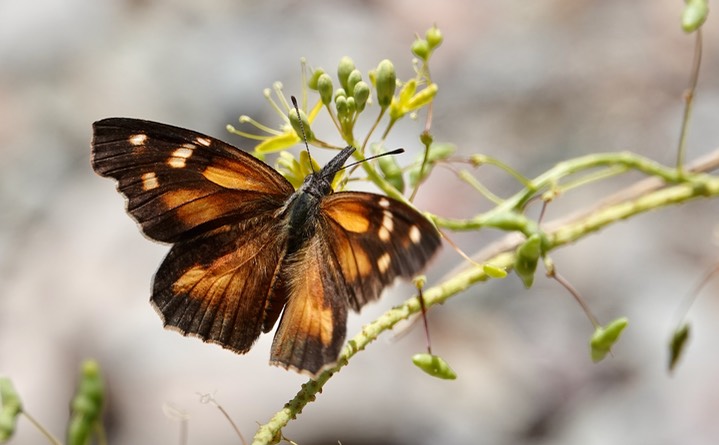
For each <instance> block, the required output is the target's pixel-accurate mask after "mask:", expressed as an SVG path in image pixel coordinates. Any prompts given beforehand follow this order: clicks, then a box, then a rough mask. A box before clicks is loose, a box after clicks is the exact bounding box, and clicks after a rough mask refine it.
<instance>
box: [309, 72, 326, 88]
mask: <svg viewBox="0 0 719 445" xmlns="http://www.w3.org/2000/svg"><path fill="white" fill-rule="evenodd" d="M323 74H325V70H323V69H322V68H317V69H316V70H314V71H313V72H312V76H310V78H309V80H308V81H307V86H308V87H309V88H310V89H311V90H315V91H317V89H318V85H317V82H318V81H319V78H320V77H321V76H322V75H323Z"/></svg>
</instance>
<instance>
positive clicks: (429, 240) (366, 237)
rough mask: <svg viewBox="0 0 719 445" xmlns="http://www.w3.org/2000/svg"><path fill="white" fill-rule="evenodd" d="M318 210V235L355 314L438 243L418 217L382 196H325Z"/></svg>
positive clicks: (419, 266) (415, 270)
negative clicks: (335, 267)
mask: <svg viewBox="0 0 719 445" xmlns="http://www.w3.org/2000/svg"><path fill="white" fill-rule="evenodd" d="M321 208H322V213H321V215H322V216H323V218H322V221H321V223H322V224H323V226H324V230H322V231H321V233H322V234H323V235H324V236H325V237H326V239H327V242H328V243H329V245H330V246H331V248H330V249H329V251H330V253H331V255H332V256H333V259H334V261H332V263H334V264H337V265H338V267H339V269H340V272H341V274H342V277H343V280H344V281H345V282H346V283H347V284H348V287H349V288H350V295H349V304H350V306H351V307H352V309H354V310H356V311H358V310H359V309H360V308H361V307H362V306H364V305H365V304H366V303H367V302H369V301H372V300H375V299H377V298H379V295H380V293H381V292H382V289H384V287H385V286H387V285H389V284H391V283H392V282H393V281H394V279H395V278H397V277H403V278H411V277H412V276H414V275H415V274H417V273H418V272H419V271H420V270H421V269H422V268H423V267H424V266H425V265H426V263H427V262H428V261H429V259H430V258H431V257H432V256H433V255H434V253H435V252H436V251H437V249H438V248H439V246H440V243H441V240H440V237H439V233H438V232H437V229H436V228H435V227H434V226H433V225H432V224H431V223H430V222H429V221H428V220H427V219H426V218H425V217H424V216H423V215H422V214H420V213H419V212H417V211H416V210H415V209H413V208H411V207H410V206H408V205H406V204H404V203H402V202H399V201H397V200H395V199H392V198H389V197H386V196H381V195H375V194H372V193H362V192H339V193H335V194H332V195H330V196H328V197H326V198H325V199H324V200H323V201H322V204H321Z"/></svg>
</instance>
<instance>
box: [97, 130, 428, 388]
mask: <svg viewBox="0 0 719 445" xmlns="http://www.w3.org/2000/svg"><path fill="white" fill-rule="evenodd" d="M93 131H94V135H93V139H92V167H93V169H94V170H95V171H96V172H97V173H98V174H99V175H101V176H107V177H111V178H114V179H115V180H117V182H118V190H119V191H120V193H122V194H123V195H125V197H126V198H127V211H128V213H129V214H130V215H131V216H132V217H133V218H134V219H135V220H136V221H137V222H138V223H139V225H140V227H141V230H142V232H143V233H144V234H145V235H147V236H148V237H149V238H152V239H153V240H156V241H161V242H165V243H171V244H172V248H171V249H170V252H169V253H168V255H167V257H166V258H165V259H164V261H163V262H162V264H161V265H160V268H159V270H158V271H157V273H156V274H155V278H154V284H153V289H152V297H151V302H152V304H153V306H154V307H155V309H156V310H157V312H158V313H159V314H160V317H161V318H162V320H163V323H164V325H165V326H166V327H168V328H172V329H174V330H177V331H179V332H180V333H181V334H183V335H193V336H197V337H199V338H201V339H202V340H204V341H206V342H211V343H217V344H219V345H220V346H222V347H223V348H227V349H230V350H232V351H235V352H237V353H239V354H242V353H245V352H247V351H248V350H249V349H250V348H251V347H252V344H253V343H254V342H255V340H256V339H257V338H258V337H259V335H260V332H268V331H270V330H271V329H272V327H273V326H274V324H275V322H276V321H277V320H278V318H279V319H280V322H279V327H278V328H277V332H276V333H275V337H274V341H273V343H272V350H271V355H270V363H271V364H273V365H278V366H282V367H285V368H292V369H295V370H297V371H299V372H306V373H309V374H310V375H313V376H315V375H317V374H318V373H320V372H321V371H322V370H324V369H326V368H327V367H329V366H331V365H333V364H334V363H335V362H336V361H337V357H338V355H339V352H340V349H341V347H342V345H343V343H344V339H345V334H346V323H347V308H352V309H353V310H355V311H359V309H360V308H361V307H362V306H364V305H365V304H366V303H367V302H369V301H372V300H375V299H377V298H378V297H379V296H380V293H381V292H382V289H383V288H384V287H385V286H387V285H389V284H390V283H391V282H392V281H393V280H394V279H395V278H396V277H405V278H409V277H412V276H413V275H415V274H416V273H417V272H419V271H420V270H421V269H422V268H423V267H424V266H425V264H426V263H427V261H429V259H430V258H431V257H432V256H433V254H434V253H435V252H436V251H437V250H438V248H439V246H440V237H439V234H438V232H437V230H436V229H435V227H434V226H433V225H432V224H431V223H430V222H429V221H428V220H427V219H426V218H425V217H424V216H423V215H421V214H420V213H419V212H417V211H416V210H415V209H413V208H412V207H410V206H408V205H406V204H404V203H402V202H399V201H397V200H395V199H391V198H389V197H386V196H381V195H377V194H372V193H364V192H351V191H342V192H337V193H334V192H333V190H332V187H331V184H332V180H333V178H334V176H335V174H336V173H337V172H338V171H339V170H340V169H341V168H342V167H343V165H344V163H345V161H346V160H347V159H348V158H349V157H350V156H351V155H352V153H353V152H354V150H355V149H354V148H352V147H347V148H345V149H343V150H342V151H340V152H339V153H338V154H337V155H336V156H335V157H334V158H333V159H332V160H331V161H329V163H328V164H327V165H325V166H324V167H323V168H322V169H321V170H320V171H319V172H315V173H312V174H310V175H309V176H307V178H306V179H305V181H304V183H303V184H302V186H301V187H300V188H299V189H298V190H297V191H295V190H294V188H293V187H292V185H291V184H290V183H289V182H288V181H287V180H286V179H285V178H284V177H283V176H282V175H280V174H279V173H278V172H277V171H275V170H274V169H273V168H271V167H270V166H268V165H267V164H265V163H263V162H261V161H259V160H258V159H256V158H254V157H253V156H251V155H250V154H248V153H245V152H244V151H242V150H240V149H237V148H235V147H233V146H231V145H229V144H227V143H225V142H222V141H220V140H218V139H215V138H212V137H209V136H205V135H203V134H200V133H196V132H194V131H191V130H186V129H183V128H178V127H174V126H170V125H165V124H161V123H157V122H150V121H145V120H139V119H129V118H109V119H104V120H101V121H98V122H95V123H94V124H93ZM280 315H281V318H280Z"/></svg>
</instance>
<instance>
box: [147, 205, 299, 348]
mask: <svg viewBox="0 0 719 445" xmlns="http://www.w3.org/2000/svg"><path fill="white" fill-rule="evenodd" d="M286 243H287V240H286V231H283V230H281V227H279V223H278V222H277V221H276V220H275V219H274V218H271V217H270V216H269V215H263V216H258V217H255V218H251V219H249V220H246V221H244V222H242V223H239V224H231V225H226V226H223V227H220V228H217V229H214V230H213V231H211V232H208V233H205V234H202V235H200V236H197V237H195V238H192V239H190V240H188V241H180V242H178V243H177V244H175V245H174V246H173V247H172V249H171V250H170V252H169V253H168V255H167V257H166V258H165V260H164V261H163V263H162V265H161V266H160V269H159V270H158V271H157V274H156V275H155V281H154V285H153V292H152V298H151V301H152V304H153V306H154V307H155V309H156V310H157V311H158V313H159V314H160V316H161V317H162V320H163V324H164V325H165V327H168V328H172V329H174V330H177V331H179V332H180V333H181V334H183V335H192V336H196V337H199V338H201V339H202V340H204V341H207V342H211V343H216V344H219V345H220V346H222V347H223V348H226V349H230V350H232V351H235V352H237V353H240V354H242V353H245V352H247V351H248V350H249V349H250V347H251V346H252V344H253V343H254V341H255V340H256V339H257V337H258V336H259V335H260V332H261V331H263V330H264V331H265V332H266V331H267V330H269V329H271V327H272V325H273V324H274V323H275V321H276V319H277V316H278V315H279V313H280V310H281V309H282V306H284V304H285V301H286V296H285V293H284V290H283V289H282V287H281V286H279V285H278V283H277V279H278V276H279V275H280V273H279V272H280V267H281V265H282V263H283V259H284V256H285V253H286Z"/></svg>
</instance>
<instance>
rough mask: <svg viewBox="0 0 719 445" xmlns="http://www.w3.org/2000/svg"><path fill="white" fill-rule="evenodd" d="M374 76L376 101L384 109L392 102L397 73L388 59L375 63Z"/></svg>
mask: <svg viewBox="0 0 719 445" xmlns="http://www.w3.org/2000/svg"><path fill="white" fill-rule="evenodd" d="M376 76H377V80H376V88H377V103H378V104H379V106H380V107H381V108H383V109H384V108H387V107H389V105H390V104H391V103H392V98H393V97H394V92H395V90H396V88H397V73H396V72H395V70H394V65H393V64H392V62H391V61H389V60H388V59H384V60H383V61H381V62H380V63H379V65H377V72H376Z"/></svg>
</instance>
